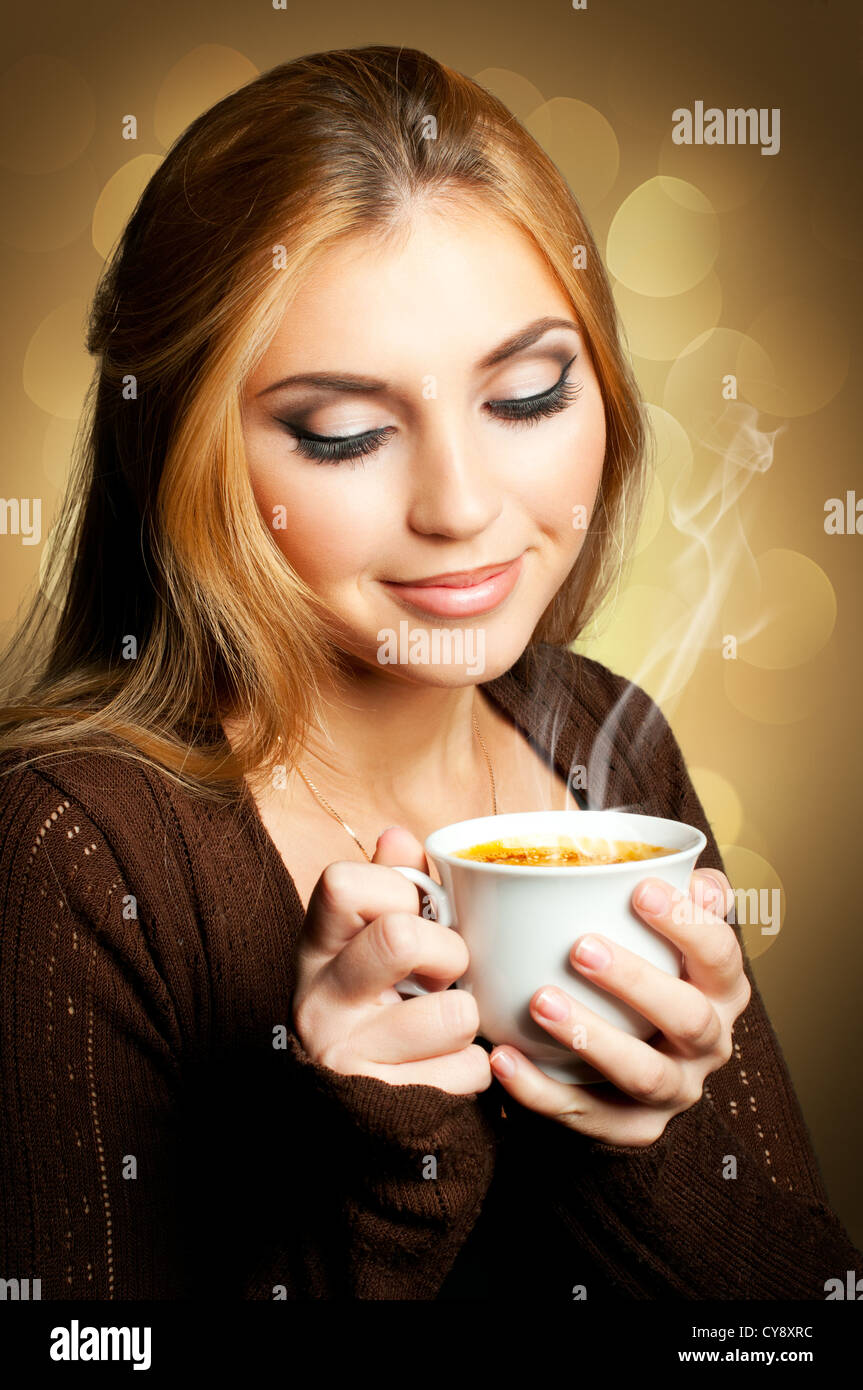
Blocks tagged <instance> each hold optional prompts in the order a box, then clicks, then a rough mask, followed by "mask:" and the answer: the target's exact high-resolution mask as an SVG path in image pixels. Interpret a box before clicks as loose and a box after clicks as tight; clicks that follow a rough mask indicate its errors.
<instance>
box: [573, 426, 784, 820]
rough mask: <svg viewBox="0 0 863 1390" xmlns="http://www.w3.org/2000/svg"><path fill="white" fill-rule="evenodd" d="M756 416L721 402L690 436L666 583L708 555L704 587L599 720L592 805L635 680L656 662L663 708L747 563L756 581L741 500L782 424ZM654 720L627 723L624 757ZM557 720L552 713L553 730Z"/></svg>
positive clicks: (689, 581)
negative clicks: (773, 425)
mask: <svg viewBox="0 0 863 1390" xmlns="http://www.w3.org/2000/svg"><path fill="white" fill-rule="evenodd" d="M757 421H758V411H757V410H755V409H754V408H753V407H752V406H751V405H748V404H746V403H745V402H742V401H728V402H726V404H725V407H724V409H723V411H722V413H721V414H720V415H718V416H716V417H715V418H714V419H712V420H711V421H710V424H709V426H708V428H707V430H706V432H705V433H704V434H703V435H701V436H699V437H698V438H697V439H696V440H695V442H694V449H693V458H694V462H693V466H692V468H691V469H690V470H688V472H687V473H686V474H683V475H681V476H679V477H677V478H676V479H675V481H674V486H673V487H672V489H671V492H670V494H669V497H668V514H669V517H670V519H671V522H672V524H673V525H674V528H675V530H676V531H677V533H678V535H679V537H680V538H681V541H680V544H679V546H678V548H677V550H676V553H675V555H674V556H673V557H672V559H671V560H670V562H669V587H670V588H672V589H673V590H674V591H675V592H678V593H681V594H683V595H685V596H687V597H689V596H691V593H692V588H693V584H694V583H697V582H698V575H699V574H700V573H704V562H705V561H706V579H705V581H704V583H703V591H702V593H701V595H700V597H699V598H698V599H697V602H695V603H694V605H692V606H691V607H690V608H689V609H688V611H687V613H686V614H685V615H684V616H683V617H681V619H680V620H679V621H677V622H674V623H672V624H671V625H670V626H669V628H668V629H667V630H666V631H665V633H664V634H663V637H662V639H661V642H660V644H659V646H658V648H654V650H653V651H652V652H651V654H650V656H649V658H647V659H646V660H645V661H643V662H642V664H641V666H640V667H639V669H638V671H637V672H636V674H635V675H634V676H633V677H632V679H631V680H630V681H629V682H628V683H627V685H626V687H625V689H624V691H623V693H622V695H621V696H620V698H619V700H618V701H617V703H616V704H615V705H614V707H613V708H612V710H611V711H610V712H609V714H608V715H607V717H606V719H605V721H604V722H603V725H602V728H601V729H600V731H599V734H598V736H597V738H596V740H595V742H594V744H593V747H592V749H591V753H590V761H589V764H588V767H587V776H586V781H587V787H586V794H587V797H588V800H589V805H590V807H591V809H603V808H605V806H606V794H607V790H608V780H609V770H610V767H611V760H612V757H613V749H614V746H615V744H616V742H617V739H618V736H619V733H620V730H621V725H622V724H623V722H624V718H625V712H626V708H627V705H628V702H629V700H630V698H631V696H632V694H633V691H634V686H638V685H641V684H642V683H643V679H644V675H645V672H646V671H647V670H648V669H650V668H652V667H653V666H654V665H655V664H656V663H659V664H660V668H661V670H662V671H663V678H662V680H661V682H660V685H659V688H655V687H652V691H653V698H654V700H655V703H656V706H657V707H658V708H661V707H662V705H663V704H664V702H665V700H666V699H667V697H668V695H669V692H671V691H675V690H678V689H680V688H681V686H682V685H683V684H684V683H685V682H686V681H687V680H688V679H689V677H690V676H691V675H692V672H693V671H694V669H695V667H696V665H697V662H698V660H699V657H700V656H701V654H702V652H703V651H705V650H706V649H707V648H708V647H709V648H713V649H719V648H720V647H721V645H722V640H723V633H722V631H721V629H720V615H721V612H722V607H723V604H724V603H725V600H726V598H727V595H728V591H729V588H730V586H731V583H732V580H733V579H736V580H738V581H739V579H740V577H741V571H744V570H745V571H748V575H747V576H746V577H749V578H751V580H752V583H753V584H754V585H757V583H758V568H757V565H756V562H755V558H754V556H753V554H752V551H751V549H750V546H749V543H748V541H747V539H746V535H745V532H744V528H743V519H742V516H741V511H740V502H741V499H742V497H743V494H744V493H745V492H746V489H747V488H749V487H750V485H751V483H752V481H753V479H755V478H756V477H758V476H760V475H762V474H764V473H766V472H767V470H768V469H769V468H770V466H771V464H772V462H773V450H774V441H775V439H776V436H777V435H778V434H780V433H781V432H782V431H783V430H784V428H785V427H784V426H781V427H780V428H779V429H775V430H772V431H764V430H760V429H759V428H758V425H757ZM735 621H736V622H737V619H736V618H735ZM768 621H769V615H764V614H759V615H757V616H755V617H753V618H752V619H751V620H750V622H749V625H748V626H746V627H745V629H741V628H740V626H739V624H738V626H737V627H736V629H735V632H734V634H733V635H734V636H735V637H736V639H737V641H738V643H741V642H744V641H746V640H748V639H749V638H751V637H753V636H754V635H755V634H756V633H757V632H759V631H760V630H761V629H762V628H763V627H764V626H765V625H766V624H767V622H768ZM658 723H659V720H658V716H657V714H651V715H649V716H648V717H647V718H646V719H643V720H642V722H641V725H640V727H639V728H638V729H637V731H636V732H635V734H634V736H633V737H629V736H628V731H627V736H626V737H625V738H624V739H622V740H621V745H622V746H623V747H626V749H627V757H628V758H631V759H632V760H633V761H636V762H637V761H640V760H641V759H649V758H650V756H651V754H652V750H653V745H654V742H655V738H656V735H657V733H658V727H657V726H658ZM557 726H558V719H557V716H555V727H554V730H553V736H554V737H556V735H557ZM552 747H554V745H552ZM575 770H576V756H574V757H573V759H572V761H571V763H570V779H571V780H572V779H573V778H574V775H575ZM575 785H578V783H577V782H576V783H575ZM621 809H623V808H621Z"/></svg>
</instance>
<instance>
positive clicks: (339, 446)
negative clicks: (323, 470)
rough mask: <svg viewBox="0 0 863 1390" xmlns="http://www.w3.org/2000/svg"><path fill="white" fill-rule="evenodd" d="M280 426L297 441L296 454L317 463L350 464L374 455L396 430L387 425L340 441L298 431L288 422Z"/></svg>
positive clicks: (305, 431)
mask: <svg viewBox="0 0 863 1390" xmlns="http://www.w3.org/2000/svg"><path fill="white" fill-rule="evenodd" d="M280 424H283V425H284V426H285V428H286V429H287V431H288V433H289V434H291V435H292V436H293V437H294V439H296V441H297V447H296V450H295V452H296V453H298V454H300V455H301V457H302V458H306V459H313V460H314V462H315V463H349V462H350V461H351V459H360V458H363V457H364V456H365V455H366V454H373V453H374V452H375V450H376V449H379V448H380V446H381V444H383V442H384V439H385V438H386V436H387V435H388V434H392V433H393V431H394V428H395V427H394V426H393V425H387V426H386V427H385V428H384V429H380V430H366V431H365V433H364V434H348V435H345V436H344V437H343V438H342V439H339V438H336V437H333V436H330V435H326V434H311V433H310V432H309V431H308V430H300V429H297V427H296V426H295V425H289V424H288V422H287V420H282V421H280Z"/></svg>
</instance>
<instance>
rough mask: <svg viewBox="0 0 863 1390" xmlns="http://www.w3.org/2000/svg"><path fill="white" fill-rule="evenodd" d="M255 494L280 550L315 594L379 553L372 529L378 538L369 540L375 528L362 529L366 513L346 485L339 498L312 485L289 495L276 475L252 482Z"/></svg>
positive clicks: (352, 573)
mask: <svg viewBox="0 0 863 1390" xmlns="http://www.w3.org/2000/svg"><path fill="white" fill-rule="evenodd" d="M320 466H321V467H325V466H326V465H320ZM252 488H253V491H254V494H255V500H256V501H257V504H258V509H259V511H260V513H261V516H262V518H263V521H264V524H265V525H266V526H269V527H270V529H271V530H272V533H273V539H274V540H275V542H276V545H277V546H278V547H279V549H280V550H281V552H282V554H283V555H284V557H285V559H286V560H287V561H288V563H289V564H290V565H291V566H292V567H293V569H295V570H296V572H297V574H298V575H299V576H300V578H301V579H303V580H305V582H306V583H307V584H308V585H309V586H310V588H312V589H314V590H315V591H316V592H319V593H323V592H324V590H325V589H326V588H327V586H328V585H331V584H333V583H334V582H338V581H339V580H340V579H344V578H350V577H351V576H354V575H356V574H358V573H360V572H362V571H363V570H365V569H366V568H367V566H368V563H369V556H370V555H374V554H375V553H380V544H379V540H380V538H379V536H378V535H377V533H376V532H374V527H373V526H372V527H371V529H372V531H373V534H371V535H368V534H367V532H368V531H369V529H370V528H369V526H367V525H364V524H363V519H362V512H361V511H360V510H359V509H358V508H357V507H356V506H354V507H352V506H351V504H350V502H349V501H348V500H347V499H346V497H345V489H344V486H343V485H342V486H341V487H340V488H339V490H338V494H336V493H335V490H334V489H332V488H329V487H327V486H326V485H324V486H321V485H316V482H315V480H314V479H312V480H311V482H310V484H309V486H308V487H303V488H300V487H295V488H294V489H293V490H292V491H291V492H290V493H289V492H288V490H287V488H284V487H279V485H278V482H277V480H276V479H275V478H274V477H273V476H272V474H271V473H265V474H262V475H258V476H257V477H256V478H255V479H254V480H253V483H252ZM372 520H373V519H372Z"/></svg>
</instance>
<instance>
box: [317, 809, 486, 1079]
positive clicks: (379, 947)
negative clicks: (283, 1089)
mask: <svg viewBox="0 0 863 1390" xmlns="http://www.w3.org/2000/svg"><path fill="white" fill-rule="evenodd" d="M392 864H408V865H412V866H414V867H416V868H418V869H421V870H422V871H423V873H428V871H429V866H428V862H427V860H426V857H425V853H424V852H423V847H422V845H421V844H420V843H419V841H418V840H417V839H416V838H415V837H414V836H413V835H411V833H410V832H409V831H407V830H404V829H402V828H401V827H399V826H395V827H391V828H390V829H389V830H385V831H384V832H383V834H382V835H380V836H379V838H378V842H377V848H376V850H375V855H374V859H373V862H372V863H371V864H360V863H357V862H355V861H353V860H339V861H337V862H335V863H333V864H328V865H327V867H326V868H325V869H324V871H323V873H322V874H321V876H320V878H319V879H318V881H317V883H316V884H315V887H314V889H313V891H312V896H311V899H310V901H309V907H308V911H307V913H306V917H305V922H304V923H303V928H302V932H301V934H300V940H299V944H298V948H297V977H296V985H295V988H294V994H293V999H292V1012H293V1023H294V1028H295V1030H296V1034H297V1037H298V1038H299V1040H300V1042H301V1043H302V1045H303V1047H304V1048H305V1050H306V1052H307V1053H308V1055H309V1056H310V1057H311V1058H312V1060H313V1061H315V1062H319V1063H321V1064H322V1065H323V1066H325V1067H329V1068H330V1069H331V1070H332V1071H337V1072H341V1073H343V1074H345V1075H348V1076H350V1075H360V1076H375V1077H378V1078H379V1079H380V1080H382V1081H387V1082H389V1083H390V1085H392V1086H437V1087H439V1088H440V1090H442V1091H449V1092H450V1093H451V1094H453V1095H470V1094H471V1093H472V1092H475V1091H484V1090H486V1089H487V1088H488V1087H489V1086H490V1085H491V1070H490V1068H489V1062H488V1053H487V1052H486V1051H485V1049H484V1048H483V1047H481V1046H480V1045H479V1043H475V1042H474V1038H475V1037H476V1034H477V1029H478V1028H479V1015H478V1013H477V1007H476V1001H475V999H474V998H473V995H471V994H468V993H467V991H466V990H463V989H449V988H448V986H449V985H451V984H452V983H453V981H455V980H458V979H459V978H460V977H461V976H462V975H463V974H464V973H465V970H466V969H467V966H468V962H469V959H470V957H469V954H468V949H467V946H466V945H465V943H464V940H463V939H462V937H461V936H459V934H458V932H454V931H451V930H450V929H449V927H442V926H440V924H439V923H438V922H435V921H430V920H429V919H427V918H425V917H421V916H420V915H419V913H418V911H417V909H418V907H419V898H418V894H417V889H416V886H415V885H414V884H413V883H410V882H408V880H407V879H406V878H405V877H404V876H403V875H402V874H399V873H396V871H395V870H394V869H393V868H388V867H387V865H392ZM412 973H416V975H417V979H418V980H419V982H420V984H422V985H424V986H425V987H426V988H427V989H429V990H431V991H432V993H430V994H425V995H418V996H417V997H416V998H413V999H404V1000H403V999H402V998H401V995H400V994H399V993H398V992H397V990H395V989H394V988H393V986H394V985H396V984H397V983H398V982H399V981H400V980H403V979H404V978H405V977H406V976H407V975H410V974H412Z"/></svg>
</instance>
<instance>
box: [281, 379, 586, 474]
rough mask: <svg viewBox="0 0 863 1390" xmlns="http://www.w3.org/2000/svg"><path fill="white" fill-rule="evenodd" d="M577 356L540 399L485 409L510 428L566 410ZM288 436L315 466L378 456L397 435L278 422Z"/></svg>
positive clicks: (573, 391)
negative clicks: (335, 432) (314, 429)
mask: <svg viewBox="0 0 863 1390" xmlns="http://www.w3.org/2000/svg"><path fill="white" fill-rule="evenodd" d="M577 356H578V353H576V354H575V357H571V358H570V360H569V361H568V362H567V364H566V366H565V367H564V369H563V371H562V372H561V374H560V377H559V378H558V380H557V381H556V382H555V384H554V385H553V386H551V387H549V389H548V390H547V391H543V392H541V394H540V395H538V396H520V397H515V398H513V399H512V400H505V401H486V403H485V407H484V408H485V409H486V410H487V411H488V412H489V414H490V415H492V416H493V417H494V418H495V419H498V420H503V421H505V422H506V423H507V424H509V425H534V424H537V423H538V422H539V421H540V420H542V419H545V418H547V417H548V416H550V415H557V414H558V413H559V412H560V411H561V410H566V408H567V406H569V405H571V404H572V402H573V401H574V400H577V399H578V397H579V396H580V394H581V391H582V383H581V382H575V381H570V380H569V377H568V376H567V372H568V371H569V369H570V367H571V366H572V364H573V362H574V361H575V358H576V357H577ZM279 424H280V425H283V426H284V427H285V429H286V430H287V431H288V433H289V434H290V435H291V436H292V437H293V438H294V439H295V440H296V441H297V447H296V449H295V450H294V452H295V453H297V454H300V455H301V457H302V458H307V459H311V460H313V461H314V462H315V463H349V462H350V461H351V460H357V459H361V458H364V457H366V456H367V455H368V454H373V453H375V452H376V451H377V450H378V449H379V448H380V447H381V445H382V444H383V442H384V440H385V439H386V438H387V437H388V436H389V435H390V434H393V433H395V426H394V425H386V426H384V428H382V429H377V430H366V431H365V432H364V433H363V434H353V435H345V436H342V437H341V438H337V437H334V436H332V435H324V434H312V433H311V431H310V430H303V429H300V428H299V426H297V425H292V424H291V423H290V422H289V421H288V420H279Z"/></svg>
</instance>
